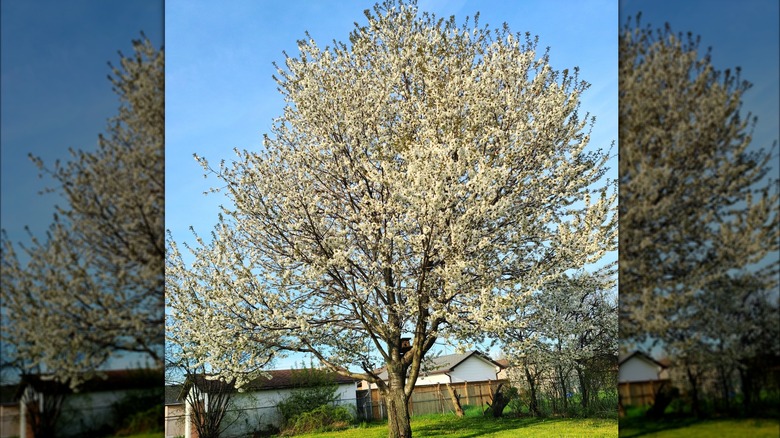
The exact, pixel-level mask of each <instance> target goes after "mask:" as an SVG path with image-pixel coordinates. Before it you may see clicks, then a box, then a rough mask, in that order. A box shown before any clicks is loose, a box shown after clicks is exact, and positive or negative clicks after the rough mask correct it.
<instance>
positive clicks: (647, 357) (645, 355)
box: [618, 350, 669, 368]
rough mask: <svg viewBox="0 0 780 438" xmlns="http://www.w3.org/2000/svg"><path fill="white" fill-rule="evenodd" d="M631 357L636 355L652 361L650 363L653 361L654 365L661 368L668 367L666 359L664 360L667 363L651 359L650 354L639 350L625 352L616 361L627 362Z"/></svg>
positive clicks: (619, 362)
mask: <svg viewBox="0 0 780 438" xmlns="http://www.w3.org/2000/svg"><path fill="white" fill-rule="evenodd" d="M632 357H637V358H639V359H643V360H646V361H648V362H652V363H654V364H655V365H658V366H659V367H661V368H669V363H668V359H667V360H665V362H667V363H666V364H664V363H661V362H659V361H657V360H655V359H653V358H652V357H651V356H650V355H648V354H646V353H643V352H641V351H639V350H636V351H634V352H633V353H629V354H626V355H625V356H621V357H620V359H619V361H618V365H623V363H625V362H627V361H628V360H629V359H631V358H632Z"/></svg>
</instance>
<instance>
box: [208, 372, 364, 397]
mask: <svg viewBox="0 0 780 438" xmlns="http://www.w3.org/2000/svg"><path fill="white" fill-rule="evenodd" d="M265 373H266V374H268V377H266V376H258V377H256V378H254V379H253V380H251V381H250V382H249V383H247V384H246V385H245V386H244V390H246V391H265V390H269V389H287V388H303V387H306V386H307V385H306V383H305V381H306V370H299V369H289V370H269V371H265ZM323 373H324V376H326V378H328V379H331V380H332V381H333V382H334V383H336V384H337V385H345V384H354V383H355V382H357V381H358V379H354V378H352V377H345V376H342V375H341V374H338V373H335V372H332V371H323ZM195 381H196V382H198V386H199V387H200V388H201V390H204V391H206V392H216V391H219V390H222V389H224V388H225V385H228V386H229V383H227V382H224V381H218V380H213V379H209V378H208V377H207V376H206V375H203V374H200V375H197V376H195ZM204 388H206V389H204ZM231 389H232V390H235V388H231Z"/></svg>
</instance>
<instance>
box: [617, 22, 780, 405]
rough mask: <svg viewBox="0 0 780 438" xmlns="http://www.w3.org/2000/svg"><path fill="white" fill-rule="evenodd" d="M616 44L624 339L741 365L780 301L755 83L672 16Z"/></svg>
mask: <svg viewBox="0 0 780 438" xmlns="http://www.w3.org/2000/svg"><path fill="white" fill-rule="evenodd" d="M619 50H620V57H619V63H620V75H619V77H620V83H619V89H620V90H621V91H620V99H619V102H620V105H619V110H620V145H621V150H620V155H619V159H620V201H619V209H620V243H619V251H620V318H621V319H620V321H621V324H620V330H621V338H623V339H626V340H630V341H637V342H642V341H643V340H646V339H656V340H661V341H662V342H663V343H664V346H665V348H666V349H667V351H669V352H670V353H671V354H672V355H673V356H676V357H677V359H678V360H679V362H680V363H681V364H682V363H693V362H701V361H705V362H708V363H707V364H706V366H705V367H709V368H710V369H714V368H715V367H716V366H722V365H725V362H723V361H726V362H730V364H731V365H728V366H733V365H734V364H736V363H737V362H739V361H741V360H744V359H746V358H749V357H751V356H753V355H755V354H756V352H757V349H758V348H764V347H763V346H765V345H766V342H764V341H761V342H758V341H757V340H756V339H753V340H752V341H751V340H748V339H747V337H746V336H745V335H746V333H752V334H753V335H752V336H753V337H754V338H761V339H763V338H765V335H766V334H768V333H770V328H771V327H772V325H773V324H776V321H777V308H778V306H777V272H778V271H777V268H778V260H777V258H776V256H775V258H774V259H773V258H772V254H773V253H774V254H776V252H777V250H778V242H779V241H778V238H779V237H780V234H779V233H780V226H779V223H778V218H779V217H780V216H779V215H778V208H779V204H778V200H779V199H778V185H777V181H770V180H768V179H767V178H766V174H767V172H768V170H769V166H770V164H771V163H772V153H770V152H767V151H765V150H763V149H758V148H755V147H753V146H751V136H752V129H753V126H754V124H755V122H756V120H755V118H752V116H751V115H750V114H748V115H747V116H743V115H742V114H741V113H740V110H741V105H742V103H741V99H742V96H743V94H744V93H745V92H746V91H747V90H748V89H749V88H750V84H749V83H747V82H745V81H742V80H741V79H740V75H739V69H737V70H736V74H732V73H731V72H730V71H729V70H725V71H723V72H720V71H717V70H716V69H715V68H714V67H713V66H712V64H711V61H710V53H709V52H707V53H705V54H704V55H703V56H701V54H700V53H699V40H698V39H694V38H693V37H692V36H691V35H690V34H689V35H688V36H687V38H686V37H683V36H682V35H678V34H674V33H673V32H672V31H671V29H670V28H669V26H667V27H666V28H664V29H663V30H657V31H654V30H653V29H652V28H650V27H642V26H640V25H639V20H637V22H636V26H632V25H631V22H629V23H628V24H627V25H626V26H625V28H624V29H623V31H622V32H621V36H620V44H619ZM775 160H776V158H775ZM775 163H776V161H775ZM772 291H774V292H772ZM757 308H763V309H764V310H769V311H768V312H760V313H759V314H760V315H761V317H760V318H759V319H756V318H751V317H748V316H747V315H749V314H753V315H758V314H756V313H755V309H757ZM772 309H774V310H772ZM775 349H776V348H775ZM716 361H717V362H720V363H716ZM699 365H702V364H701V363H699ZM692 383H693V379H692ZM695 389H696V388H695V387H694V393H695ZM694 408H695V406H694Z"/></svg>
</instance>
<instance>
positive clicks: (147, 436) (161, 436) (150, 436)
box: [116, 432, 165, 438]
mask: <svg viewBox="0 0 780 438" xmlns="http://www.w3.org/2000/svg"><path fill="white" fill-rule="evenodd" d="M116 438H119V436H117V437H116ZM121 438H165V432H147V433H139V434H135V435H123V436H121Z"/></svg>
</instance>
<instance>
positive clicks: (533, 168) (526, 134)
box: [166, 1, 616, 437]
mask: <svg viewBox="0 0 780 438" xmlns="http://www.w3.org/2000/svg"><path fill="white" fill-rule="evenodd" d="M366 16H367V19H368V23H367V24H366V25H364V26H357V27H356V29H355V30H354V31H353V32H352V33H351V34H350V37H349V44H346V43H336V44H335V46H334V47H326V48H321V47H320V46H318V45H317V44H316V43H315V42H314V41H313V40H312V39H310V38H307V39H306V40H303V41H300V42H299V49H300V56H299V57H297V58H296V57H289V56H288V57H287V58H286V63H285V66H284V67H278V76H276V80H277V82H278V84H279V89H280V91H281V93H282V94H283V95H284V97H285V101H286V102H287V105H286V107H285V108H284V112H283V114H282V116H281V117H279V118H278V119H277V120H276V121H275V123H274V125H273V128H272V131H273V132H272V135H269V136H266V138H265V143H264V145H265V148H264V150H262V151H246V150H245V151H237V152H236V153H237V158H236V161H235V162H233V163H232V164H225V163H222V164H221V165H220V166H219V167H218V168H216V169H215V168H212V167H210V165H209V163H208V162H207V161H206V160H205V159H203V158H198V157H196V158H198V160H199V161H200V162H201V164H202V165H203V166H204V168H205V169H206V171H207V172H213V173H214V174H216V175H217V177H218V178H219V179H220V181H221V182H220V185H221V186H223V187H224V191H225V192H226V193H227V196H228V197H229V199H230V201H231V202H230V207H224V208H223V210H222V212H221V214H220V219H219V223H218V225H217V226H216V228H215V230H214V231H213V232H212V234H211V239H210V240H208V241H206V240H204V239H201V238H198V244H197V246H187V250H188V252H189V254H188V255H187V256H186V257H187V259H188V260H189V262H185V256H184V254H183V253H182V251H181V250H180V249H179V248H180V246H179V245H177V244H176V242H173V241H170V242H169V248H168V257H167V266H166V290H167V292H168V294H169V295H168V305H169V306H170V308H171V312H172V316H173V319H174V323H173V325H172V327H171V330H175V331H177V333H179V336H180V337H181V338H182V339H187V340H188V341H189V342H190V343H191V345H190V348H193V349H195V352H194V354H196V355H198V356H199V357H203V358H204V359H203V360H204V361H207V362H208V363H209V365H210V366H211V368H212V370H213V371H214V372H215V373H219V374H220V375H223V376H227V377H236V378H237V379H238V382H239V384H241V383H243V382H246V381H247V379H248V378H249V375H247V373H250V374H251V372H257V371H258V370H259V368H260V366H262V365H263V364H265V363H266V362H267V361H268V358H269V357H273V356H274V355H277V354H283V353H284V352H285V351H287V352H290V351H295V352H306V353H310V354H312V355H313V356H315V357H316V358H317V359H318V360H319V361H320V362H321V363H322V364H323V365H325V366H327V367H329V368H330V369H331V370H333V371H337V372H339V373H342V374H344V375H347V376H351V377H355V378H359V379H365V380H368V381H369V382H372V383H375V384H377V385H378V387H379V390H380V391H381V392H382V394H383V396H384V398H385V400H386V401H387V409H388V414H389V434H390V436H405V437H409V436H411V429H410V426H409V413H408V406H407V403H408V399H409V396H410V394H411V392H412V389H413V388H414V383H415V381H416V378H417V376H418V374H419V370H420V364H421V362H422V359H423V358H424V356H425V354H426V353H427V352H428V351H429V350H430V349H431V347H432V346H433V345H434V342H435V341H436V340H437V339H439V338H440V337H443V336H451V335H453V334H460V335H462V336H464V335H471V336H480V335H481V334H482V333H483V332H485V331H486V330H488V329H490V327H491V326H493V325H497V324H500V323H501V321H502V318H501V317H500V314H501V310H502V309H506V308H509V307H512V306H515V305H516V304H515V303H516V302H517V301H516V300H517V298H518V297H520V296H522V295H524V294H527V293H530V292H531V291H535V290H537V289H538V288H539V287H540V286H541V285H543V284H545V283H546V282H549V281H550V279H552V278H556V277H558V276H560V275H562V273H563V272H565V271H566V270H568V269H572V268H579V267H581V266H583V265H584V264H587V263H592V262H594V261H596V260H598V259H599V258H601V256H602V255H603V254H604V252H605V251H606V247H607V246H608V245H607V244H606V243H605V242H607V241H608V240H609V239H610V238H611V237H612V236H613V235H614V233H615V225H616V224H615V222H614V215H612V214H611V210H612V209H613V208H614V203H615V199H616V196H615V194H614V193H612V192H611V190H610V187H611V185H609V184H605V183H603V182H602V176H603V175H604V172H605V167H604V164H605V162H606V160H607V156H606V154H604V153H602V152H600V151H595V152H588V151H585V147H586V146H587V144H588V140H589V135H588V131H587V128H588V126H589V122H588V120H587V116H586V117H585V118H581V117H580V115H579V114H578V107H579V98H580V95H581V93H582V92H583V91H585V89H586V88H587V84H585V83H584V82H581V81H579V80H578V78H577V74H576V71H575V73H574V74H573V75H572V74H569V72H568V71H567V70H564V71H563V72H562V73H561V72H558V71H555V70H553V69H552V68H551V67H550V65H549V62H548V61H549V59H548V55H547V53H538V52H537V50H536V41H535V40H534V39H531V38H530V37H529V36H528V35H526V37H525V38H523V37H521V36H519V35H515V34H512V33H510V32H509V30H508V29H507V28H506V27H504V28H503V29H500V30H495V31H491V30H489V29H487V28H479V27H478V26H477V20H474V22H473V24H472V23H469V22H468V21H467V23H466V24H464V25H463V26H462V27H459V26H457V25H456V24H455V21H454V18H451V19H449V20H439V19H437V18H436V17H434V16H433V15H429V14H427V13H421V14H418V11H417V8H416V6H415V4H414V3H411V4H405V3H401V2H399V3H394V2H392V1H387V2H385V3H383V4H380V5H377V6H375V7H374V12H373V13H372V12H371V11H366ZM599 184H601V185H599ZM185 253H186V251H185ZM403 338H410V344H409V348H408V349H407V348H402V339H403ZM380 364H382V365H384V366H385V367H386V369H387V372H388V380H387V381H386V382H385V381H383V380H382V379H380V377H379V376H378V375H377V374H376V373H375V372H374V370H375V369H376V368H377V366H378V365H380Z"/></svg>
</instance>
